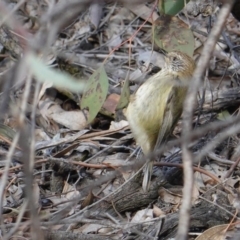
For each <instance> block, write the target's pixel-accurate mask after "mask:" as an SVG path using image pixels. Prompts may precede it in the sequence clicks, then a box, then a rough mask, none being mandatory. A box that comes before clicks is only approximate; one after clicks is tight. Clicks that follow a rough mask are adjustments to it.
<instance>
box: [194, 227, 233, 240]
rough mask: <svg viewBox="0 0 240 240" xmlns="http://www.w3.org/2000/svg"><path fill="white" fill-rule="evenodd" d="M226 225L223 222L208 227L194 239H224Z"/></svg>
mask: <svg viewBox="0 0 240 240" xmlns="http://www.w3.org/2000/svg"><path fill="white" fill-rule="evenodd" d="M228 226H229V225H228V224H223V225H218V226H214V227H212V228H209V229H208V230H206V231H205V232H204V233H202V234H201V235H200V236H198V237H197V238H196V239H195V240H225V239H226V238H225V235H226V229H227V227H228Z"/></svg>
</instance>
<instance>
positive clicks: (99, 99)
mask: <svg viewBox="0 0 240 240" xmlns="http://www.w3.org/2000/svg"><path fill="white" fill-rule="evenodd" d="M107 93H108V77H107V74H106V72H105V69H104V67H103V66H101V67H100V68H98V69H97V70H96V71H95V72H94V73H93V74H92V76H91V77H90V78H89V79H88V84H87V86H86V89H85V91H84V93H83V96H82V99H81V108H82V109H83V108H88V110H89V116H88V123H90V122H92V120H93V119H94V118H95V117H96V115H97V114H98V112H99V110H100V109H101V107H102V105H103V103H104V101H105V99H106V96H107Z"/></svg>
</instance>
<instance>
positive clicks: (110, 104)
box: [102, 93, 120, 114]
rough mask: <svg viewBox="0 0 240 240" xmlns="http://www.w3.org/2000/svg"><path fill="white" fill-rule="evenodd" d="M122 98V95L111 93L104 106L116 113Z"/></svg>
mask: <svg viewBox="0 0 240 240" xmlns="http://www.w3.org/2000/svg"><path fill="white" fill-rule="evenodd" d="M119 100H120V95H118V94H116V93H112V94H110V95H109V96H108V97H107V99H106V100H105V102H104V104H103V106H102V107H103V108H104V109H105V110H107V111H108V112H109V113H112V114H115V110H116V107H117V105H118V102H119Z"/></svg>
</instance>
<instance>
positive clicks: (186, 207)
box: [176, 1, 234, 240]
mask: <svg viewBox="0 0 240 240" xmlns="http://www.w3.org/2000/svg"><path fill="white" fill-rule="evenodd" d="M233 3H234V1H227V2H226V3H225V4H224V5H223V6H222V8H221V10H220V12H219V15H218V21H217V22H216V25H215V26H214V27H213V29H212V31H211V33H210V35H209V38H208V39H207V41H206V43H205V45H204V48H203V51H202V54H201V57H200V59H199V62H198V64H197V68H196V70H195V72H194V74H193V81H192V83H191V85H190V87H189V90H188V94H187V97H186V101H185V103H184V110H183V130H182V133H183V143H182V154H183V165H184V187H183V201H182V206H181V209H180V215H179V225H178V232H177V236H176V239H178V240H185V239H187V238H188V229H189V223H190V209H191V200H192V189H193V169H192V162H193V161H192V155H191V153H190V151H189V144H190V143H191V131H192V119H193V113H194V103H195V102H196V96H197V92H198V89H199V88H200V86H201V82H202V77H203V74H204V73H205V71H206V69H207V66H208V63H209V61H210V58H211V55H212V53H213V51H214V48H215V45H216V43H217V41H218V38H219V36H220V34H221V31H222V29H223V28H224V25H225V21H226V18H227V17H228V15H229V13H230V11H231V8H232V5H233Z"/></svg>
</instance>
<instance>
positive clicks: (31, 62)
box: [26, 53, 86, 92]
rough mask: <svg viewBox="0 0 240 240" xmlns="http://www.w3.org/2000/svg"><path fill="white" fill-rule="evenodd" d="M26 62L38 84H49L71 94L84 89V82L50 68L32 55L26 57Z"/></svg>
mask: <svg viewBox="0 0 240 240" xmlns="http://www.w3.org/2000/svg"><path fill="white" fill-rule="evenodd" d="M26 62H27V65H28V66H29V68H30V69H31V71H32V74H33V75H34V76H35V78H36V80H38V81H40V82H51V83H52V84H53V85H54V86H56V87H59V88H67V89H69V90H70V91H73V92H82V91H83V90H84V88H85V85H86V82H84V81H81V80H78V79H75V78H73V77H72V76H71V75H69V74H67V73H64V72H60V71H57V70H55V69H53V68H50V67H49V66H47V65H46V64H44V63H43V62H42V61H41V60H40V59H39V58H38V57H37V56H36V55H34V54H32V53H29V54H28V55H27V56H26Z"/></svg>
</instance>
